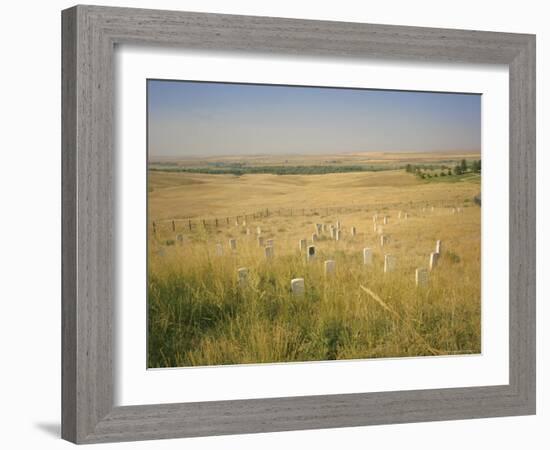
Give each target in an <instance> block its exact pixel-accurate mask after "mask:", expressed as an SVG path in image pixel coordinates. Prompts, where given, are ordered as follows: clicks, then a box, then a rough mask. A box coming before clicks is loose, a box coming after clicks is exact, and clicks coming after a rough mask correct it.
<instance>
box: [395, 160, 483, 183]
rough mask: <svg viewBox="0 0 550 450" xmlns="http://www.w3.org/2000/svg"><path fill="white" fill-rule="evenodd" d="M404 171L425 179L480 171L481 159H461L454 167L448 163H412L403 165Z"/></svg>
mask: <svg viewBox="0 0 550 450" xmlns="http://www.w3.org/2000/svg"><path fill="white" fill-rule="evenodd" d="M405 171H406V172H409V173H413V174H415V175H416V176H417V177H419V178H422V179H425V178H432V177H435V178H437V177H438V176H439V177H446V176H451V175H464V174H466V173H481V160H475V161H471V162H470V163H469V164H468V162H467V161H466V160H465V159H463V160H462V161H460V163H458V164H456V165H455V166H454V167H452V168H451V167H449V166H448V165H441V166H438V165H428V164H422V165H413V164H407V165H406V166H405Z"/></svg>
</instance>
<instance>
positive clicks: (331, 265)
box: [325, 259, 336, 276]
mask: <svg viewBox="0 0 550 450" xmlns="http://www.w3.org/2000/svg"><path fill="white" fill-rule="evenodd" d="M335 270H336V261H334V260H332V259H329V260H327V261H325V275H326V276H329V275H332V274H334V271H335Z"/></svg>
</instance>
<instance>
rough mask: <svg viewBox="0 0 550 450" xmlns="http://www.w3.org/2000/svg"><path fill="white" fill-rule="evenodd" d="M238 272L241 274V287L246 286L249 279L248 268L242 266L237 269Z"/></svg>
mask: <svg viewBox="0 0 550 450" xmlns="http://www.w3.org/2000/svg"><path fill="white" fill-rule="evenodd" d="M237 273H238V275H239V285H240V286H241V287H243V286H246V283H247V281H248V269H247V268H246V267H241V268H240V269H237Z"/></svg>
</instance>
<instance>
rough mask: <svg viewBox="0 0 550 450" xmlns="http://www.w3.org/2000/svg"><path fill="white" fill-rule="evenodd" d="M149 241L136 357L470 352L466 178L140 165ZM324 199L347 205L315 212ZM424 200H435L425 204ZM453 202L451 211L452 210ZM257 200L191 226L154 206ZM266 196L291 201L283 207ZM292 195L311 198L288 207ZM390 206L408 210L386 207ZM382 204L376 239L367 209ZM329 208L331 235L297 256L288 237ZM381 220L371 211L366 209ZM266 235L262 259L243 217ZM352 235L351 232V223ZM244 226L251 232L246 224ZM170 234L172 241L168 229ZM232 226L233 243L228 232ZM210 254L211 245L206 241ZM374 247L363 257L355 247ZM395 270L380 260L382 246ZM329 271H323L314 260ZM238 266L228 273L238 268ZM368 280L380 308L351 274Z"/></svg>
mask: <svg viewBox="0 0 550 450" xmlns="http://www.w3.org/2000/svg"><path fill="white" fill-rule="evenodd" d="M149 177H150V178H149V188H150V192H149V218H150V221H151V222H152V221H153V220H154V221H156V222H157V224H158V225H157V230H156V233H155V234H153V232H152V228H150V230H149V255H148V258H149V260H148V262H149V264H148V267H149V268H148V277H149V285H148V307H149V310H148V317H149V322H148V365H149V366H150V367H175V366H187V365H211V364H239V363H262V362H289V361H309V360H326V359H349V358H370V357H397V356H420V355H432V354H434V353H435V354H459V353H479V352H480V347H481V338H480V336H481V319H480V317H481V303H480V287H481V286H480V239H481V236H480V220H481V218H480V209H479V207H477V206H474V205H473V203H472V201H471V200H472V198H473V196H474V195H475V194H477V193H478V192H479V179H465V180H464V181H456V182H452V183H450V182H424V181H421V180H418V179H417V178H415V177H414V176H412V175H410V174H406V173H405V172H404V171H384V172H376V173H370V172H361V173H348V174H328V175H303V176H299V175H283V176H277V175H244V176H241V177H236V176H231V175H207V174H189V173H164V172H151V173H150V174H149ZM327 206H341V207H349V209H348V210H345V211H343V212H341V213H340V214H332V213H330V214H329V215H327V214H326V213H324V212H323V210H322V208H326V207H327ZM431 206H434V211H432V210H431ZM453 207H460V209H461V212H460V213H453V212H452V208H453ZM265 208H270V209H271V211H272V213H271V214H270V216H269V217H263V218H258V219H256V220H251V219H248V221H247V224H246V226H243V225H242V222H241V224H240V225H239V226H236V225H235V223H234V220H231V222H230V225H229V226H227V225H226V224H225V222H223V223H222V222H221V221H220V225H219V226H218V227H217V228H216V227H208V228H206V229H204V228H202V227H195V228H193V230H192V231H189V230H188V229H186V228H185V227H184V225H183V223H181V224H180V223H179V222H178V225H177V227H178V229H177V230H176V232H173V231H172V228H171V224H170V223H169V222H163V219H172V218H184V217H193V218H195V219H199V218H201V219H202V218H213V217H219V218H223V217H226V216H235V215H241V214H244V213H250V212H253V211H259V210H262V209H265ZM278 208H295V209H296V210H297V213H296V214H294V215H293V216H292V217H290V216H288V215H282V216H279V215H277V213H276V211H277V209H278ZM300 208H320V209H319V210H318V212H316V213H314V214H306V215H304V216H302V215H300V213H299V211H300ZM399 211H402V212H403V213H404V212H408V214H409V218H408V219H407V220H405V219H404V218H401V219H399V218H398V214H399ZM375 213H378V215H379V216H380V218H382V217H383V216H388V219H389V223H388V224H387V225H383V233H384V234H385V235H387V236H389V243H388V244H387V245H385V246H384V247H381V246H380V237H379V235H378V234H377V233H375V232H374V229H373V219H372V216H373V214H375ZM336 221H340V222H341V226H342V240H341V241H335V240H332V239H330V238H329V236H328V233H327V232H325V233H323V234H322V235H321V236H320V239H319V240H318V241H317V242H315V245H316V249H317V255H316V258H315V259H314V260H313V261H310V262H308V261H307V260H306V256H305V253H304V252H301V251H300V250H299V247H298V243H299V240H300V239H307V240H308V244H311V238H312V233H314V232H315V224H316V223H323V224H334V223H335V222H336ZM379 223H381V219H380V221H379ZM257 226H259V227H261V233H262V236H263V237H264V239H270V238H272V239H274V250H275V257H274V258H273V259H271V260H268V259H266V257H265V254H264V249H263V248H262V247H260V246H259V245H258V241H257V236H256V227H257ZM352 226H354V227H356V229H357V235H356V236H351V233H350V229H351V228H350V227H352ZM247 228H248V229H249V231H250V234H247ZM178 234H179V235H181V236H182V239H183V241H181V242H180V241H177V240H176V235H178ZM231 238H235V239H237V250H236V251H231V250H230V249H229V245H228V241H229V239H231ZM437 239H440V240H442V242H443V249H444V250H443V254H442V259H441V264H440V265H439V267H438V268H437V269H436V270H434V271H433V272H432V273H431V274H430V281H429V284H428V286H427V287H424V288H418V287H416V286H415V282H414V272H415V269H416V268H422V267H427V266H428V258H429V254H430V252H433V251H434V249H435V242H436V240H437ZM217 243H220V244H222V245H223V249H224V253H223V256H219V255H216V251H215V248H216V244H217ZM365 247H370V248H372V249H373V252H374V257H373V265H372V266H365V265H363V262H362V250H363V248H365ZM387 253H389V254H392V255H394V256H395V257H396V260H397V266H396V270H395V271H394V272H392V273H384V272H383V259H384V254H387ZM327 259H332V260H335V261H336V273H335V274H334V275H333V276H328V277H327V276H326V275H325V274H324V266H323V264H324V261H325V260H327ZM240 267H246V268H248V269H249V279H248V282H247V283H246V285H244V286H242V285H239V283H238V280H237V269H238V268H240ZM292 278H304V280H305V286H306V293H305V296H304V297H296V296H293V295H292V293H291V292H290V280H291V279H292ZM361 285H363V286H365V287H367V288H368V289H371V290H372V291H373V292H374V293H376V295H378V296H379V297H380V299H382V300H383V302H385V304H387V305H388V306H389V307H390V308H391V309H392V310H393V311H395V312H396V314H395V315H394V314H390V313H388V311H387V310H385V309H384V308H383V307H381V305H380V304H379V303H377V302H376V301H374V300H373V299H372V298H370V297H369V295H368V294H367V293H365V291H364V290H362V289H361V288H360V286H361Z"/></svg>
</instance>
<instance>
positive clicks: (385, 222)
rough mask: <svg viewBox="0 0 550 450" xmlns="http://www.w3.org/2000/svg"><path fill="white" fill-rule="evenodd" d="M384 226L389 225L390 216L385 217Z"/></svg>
mask: <svg viewBox="0 0 550 450" xmlns="http://www.w3.org/2000/svg"><path fill="white" fill-rule="evenodd" d="M383 223H384V225H387V224H388V216H384V222H383Z"/></svg>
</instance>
